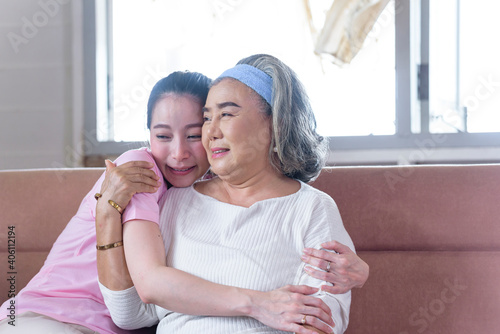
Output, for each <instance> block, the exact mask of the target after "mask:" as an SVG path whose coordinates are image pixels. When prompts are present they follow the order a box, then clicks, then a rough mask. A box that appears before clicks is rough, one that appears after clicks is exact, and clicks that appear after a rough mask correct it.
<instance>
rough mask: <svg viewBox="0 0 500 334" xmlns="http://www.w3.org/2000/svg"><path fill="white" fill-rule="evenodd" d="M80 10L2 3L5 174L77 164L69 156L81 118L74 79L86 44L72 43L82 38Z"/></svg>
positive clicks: (14, 0) (0, 125) (0, 147)
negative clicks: (9, 170)
mask: <svg viewBox="0 0 500 334" xmlns="http://www.w3.org/2000/svg"><path fill="white" fill-rule="evenodd" d="M79 6H80V3H79V1H71V2H70V1H68V0H2V1H1V2H0V36H1V38H0V50H1V51H0V169H19V168H43V167H61V166H68V167H69V166H70V165H74V162H73V161H69V160H68V161H67V158H66V155H67V152H68V151H71V148H72V147H74V143H75V142H79V141H78V136H74V131H73V129H74V128H75V126H78V124H79V122H80V120H79V118H80V116H81V111H80V110H79V108H78V105H77V104H76V103H75V102H76V101H79V100H80V99H81V97H79V96H78V94H76V95H77V96H76V97H75V91H77V89H79V88H80V87H76V86H78V84H77V83H78V81H77V80H76V81H75V80H74V79H75V73H78V69H80V68H81V64H78V63H77V64H75V62H74V60H75V59H76V60H78V57H75V54H77V52H78V51H79V48H78V45H81V44H77V46H76V47H75V45H74V43H73V40H75V38H74V37H75V36H78V35H79V34H81V31H78V22H75V20H74V17H77V16H78V15H75V11H78V10H79ZM77 21H78V19H77ZM75 29H76V31H75ZM76 42H77V43H80V41H79V40H78V37H77V38H76ZM75 50H76V51H77V52H75ZM75 83H76V86H75ZM76 115H78V116H76ZM75 138H76V139H75ZM73 160H74V159H73Z"/></svg>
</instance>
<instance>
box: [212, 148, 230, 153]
mask: <svg viewBox="0 0 500 334" xmlns="http://www.w3.org/2000/svg"><path fill="white" fill-rule="evenodd" d="M227 151H229V150H228V149H223V150H217V151H213V152H212V153H213V154H217V153H223V152H227Z"/></svg>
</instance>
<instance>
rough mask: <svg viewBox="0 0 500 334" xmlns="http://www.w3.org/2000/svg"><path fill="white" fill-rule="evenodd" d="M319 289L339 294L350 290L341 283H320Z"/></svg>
mask: <svg viewBox="0 0 500 334" xmlns="http://www.w3.org/2000/svg"><path fill="white" fill-rule="evenodd" d="M321 290H323V291H325V292H328V293H331V294H332V295H340V294H343V293H346V292H347V291H349V290H351V289H350V288H349V287H348V286H345V285H344V286H342V285H334V286H331V285H322V286H321Z"/></svg>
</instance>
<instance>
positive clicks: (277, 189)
mask: <svg viewBox="0 0 500 334" xmlns="http://www.w3.org/2000/svg"><path fill="white" fill-rule="evenodd" d="M202 183H203V182H202ZM208 188H210V189H208ZM198 189H199V188H198ZM299 189H300V183H299V182H297V181H295V180H293V179H290V178H289V177H286V176H284V175H282V174H280V173H278V172H277V171H275V170H274V169H273V170H272V171H262V172H260V173H258V174H256V175H253V176H252V177H249V178H246V179H245V180H244V181H239V182H238V181H236V180H231V179H230V178H224V177H222V178H221V177H219V178H217V179H215V180H213V182H212V184H211V185H210V187H207V188H206V190H205V191H204V190H203V189H199V191H200V192H202V193H205V194H206V195H209V196H212V197H214V198H216V199H217V200H219V201H221V202H225V203H229V204H233V205H238V206H243V207H250V206H251V205H253V204H255V203H256V202H259V201H263V200H266V199H269V198H275V197H283V196H287V195H290V194H293V193H295V192H297V191H298V190H299Z"/></svg>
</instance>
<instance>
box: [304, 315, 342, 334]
mask: <svg viewBox="0 0 500 334" xmlns="http://www.w3.org/2000/svg"><path fill="white" fill-rule="evenodd" d="M304 327H305V328H311V329H313V330H319V331H320V333H332V327H335V324H333V325H331V326H328V325H327V324H325V323H324V322H322V321H320V320H319V319H318V318H316V317H313V316H306V324H305V325H304Z"/></svg>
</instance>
